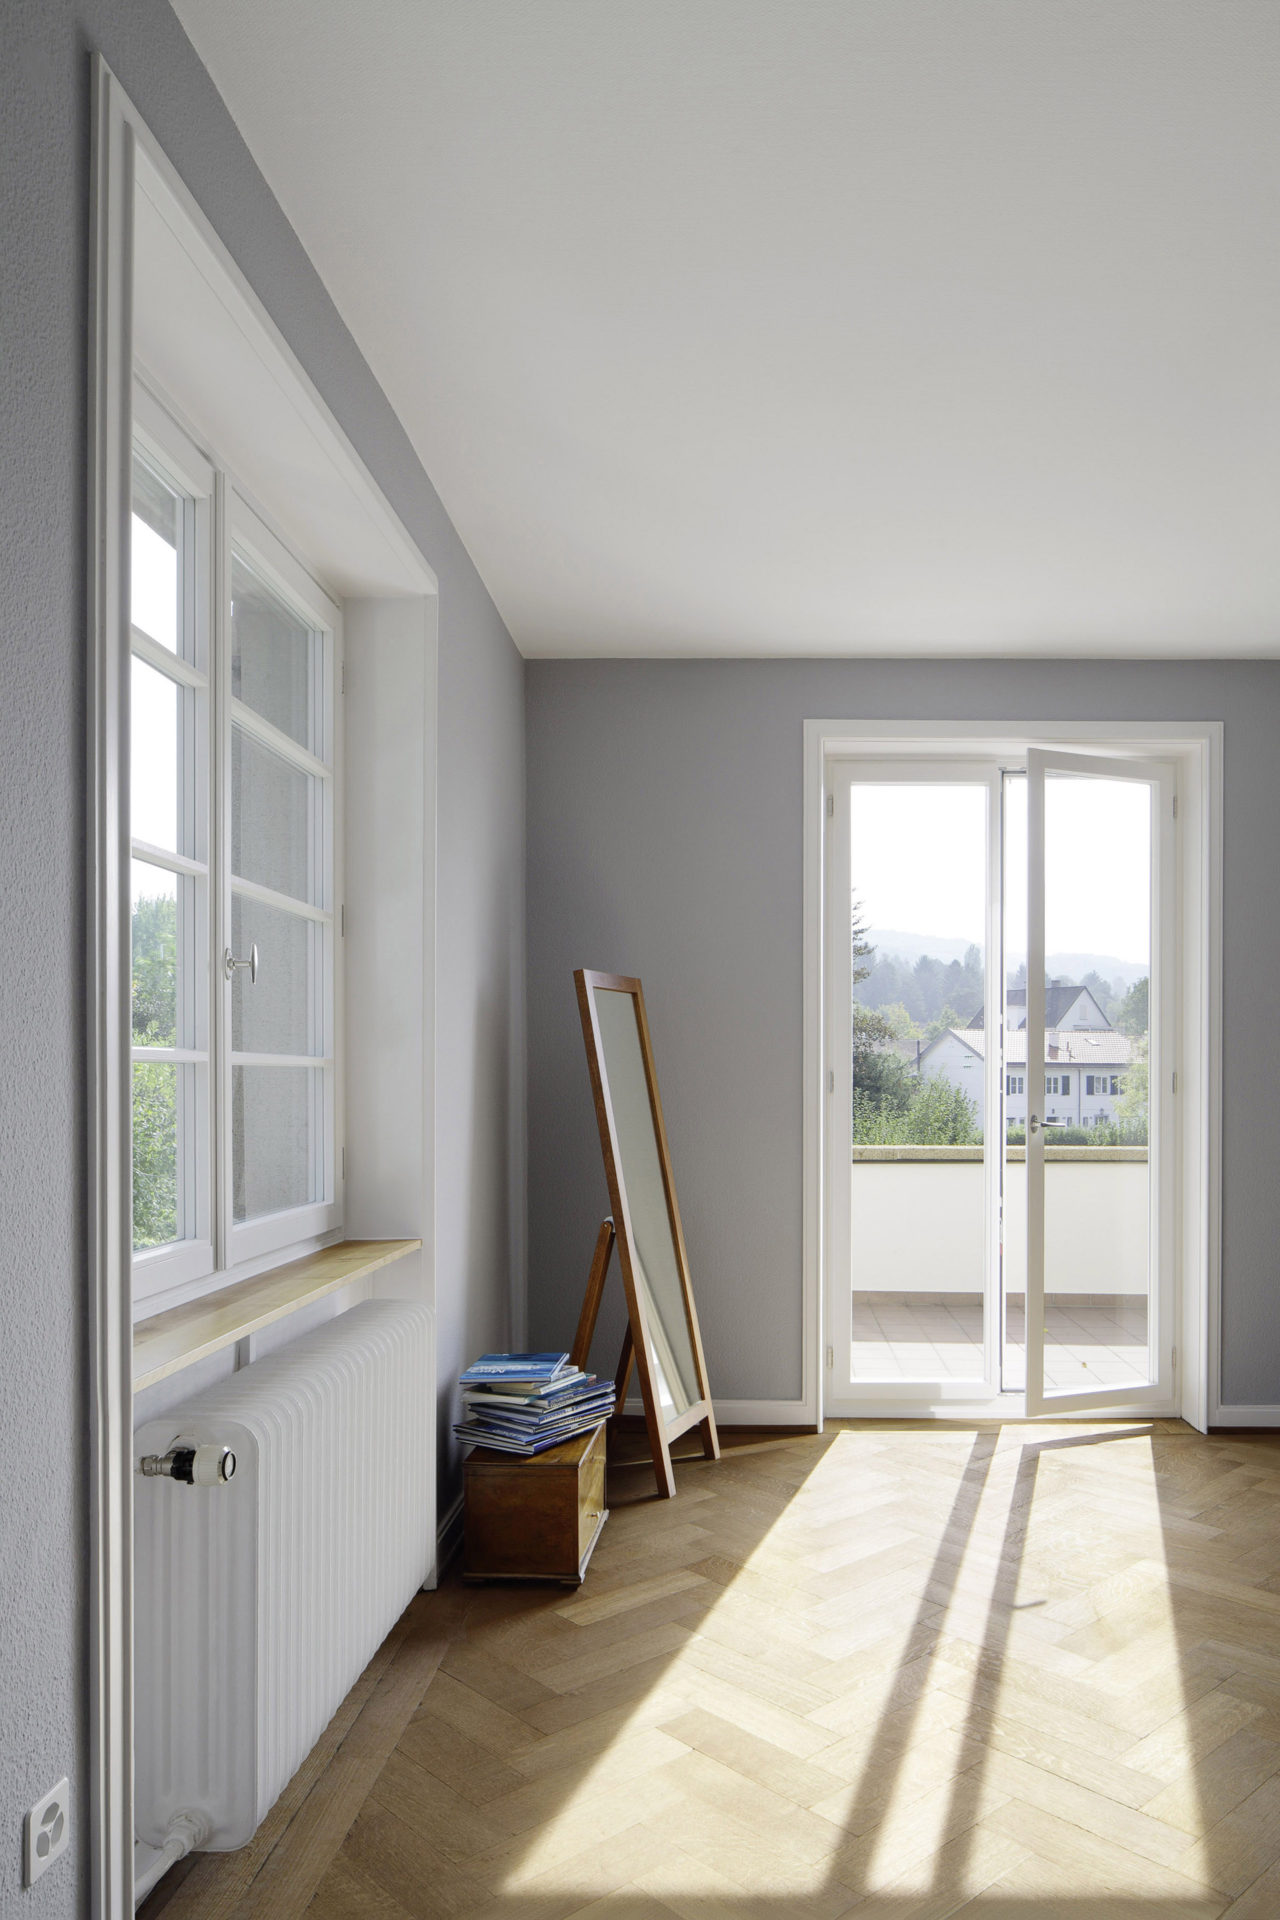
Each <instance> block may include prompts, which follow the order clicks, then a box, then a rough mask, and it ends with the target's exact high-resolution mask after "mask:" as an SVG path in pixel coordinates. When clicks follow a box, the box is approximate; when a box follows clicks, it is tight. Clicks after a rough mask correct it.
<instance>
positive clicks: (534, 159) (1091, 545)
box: [176, 0, 1280, 656]
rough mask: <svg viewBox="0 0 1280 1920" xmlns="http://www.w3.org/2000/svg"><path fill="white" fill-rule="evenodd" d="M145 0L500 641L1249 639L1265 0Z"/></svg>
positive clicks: (1267, 495)
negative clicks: (342, 336) (243, 165)
mask: <svg viewBox="0 0 1280 1920" xmlns="http://www.w3.org/2000/svg"><path fill="white" fill-rule="evenodd" d="M176 7H177V12H178V14H179V16H180V18H181V20H182V22H183V24H184V26H185V27H186V29H187V31H188V33H189V34H190V35H191V38H192V39H193V41H194V42H195V45H196V47H197V49H198V51H199V52H200V54H201V56H202V58H203V59H204V61H205V63H206V64H207V66H208V68H209V70H210V72H211V73H212V75H213V78H214V81H215V83H216V84H217V86H218V88H219V90H220V91H221V92H222V94H223V95H224V97H225V98H226V100H227V102H228V104H229V106H230V109H231V112H232V113H233V115H234V116H235V119H236V121H237V122H238V124H239V126H240V128H241V130H242V132H243V133H244V136H245V138H246V140H247V142H248V144H249V146H250V148H251V149H252V151H253V153H254V155H255V157H256V158H257V160H258V163H259V165H260V166H261V167H262V170H263V172H264V173H265V175H266V177H267V179H268V181H269V182H270V184H271V186H272V188H273V189H274V191H275V193H276V194H277V196H278V197H279V199H280V201H281V203H282V204H283V206H284V208H285V211H286V212H287V214H288V216H289V218H290V220H291V221H292V222H293V224H294V226H295V227H296V229H297V231H298V233H299V235H300V236H301V238H302V241H303V243H304V245H305V246H306V248H307V250H308V252H309V253H310V254H311V256H312V258H313V259H314V261H315V263H316V265H317V267H318V269H319V271H320V273H321V275H322V276H323V278H324V280H325V283H326V285H327V286H328V288H329V290H330V292H331V294H332V296H333V298H334V300H335V302H336V304H337V306H338V308H339V309H340V311H341V312H342V314H343V317H344V318H345V320H346V322H347V324H348V326H349V327H350V328H351V331H352V333H353V334H354V336H355V338H356V340H357V342H358V343H359V345H360V347H361V349H362V350H363V352H364V354H365V356H366V357H367V359H368V360H369V362H370V364H371V365H372V367H373V369H374V371H375V373H376V374H377V376H378V378H379V380H380V381H381V383H382V385H383V387H384V389H385V390H386V392H387V394H388V396H389V398H390V400H391V402H392V404H393V405H394V406H395V408H396V409H397V411H398V412H399V414H400V415H401V417H402V419H403V420H404V422H405V425H406V427H407V429H408V431H409V433H410V435H411V437H412V440H413V442H414V445H415V447H416V448H417V451H418V453H419V456H420V457H421V459H422V462H423V464H424V466H425V467H426V469H427V471H428V473H429V474H430V475H431V478H432V479H433V481H434V482H435V484H436V486H437V488H438V489H439V491H440V494H441V496H442V498H443V500H444V503H445V506H446V507H447V509H448V511H449V513H450V515H451V516H452V518H453V520H454V523H455V525H456V526H457V528H458V530H459V532H460V533H461V535H462V538H463V539H464V540H465V542H466V544H467V547H468V548H469V550H470V552H471V554H472V556H473V558H474V560H475V562H476V565H477V566H478V568H479V570H480V572H481V574H482V575H483V577H484V579H485V581H486V583H487V585H488V587H489V589H490V591H491V592H492V594H493V596H494V599H495V600H496V602H497V604H498V607H499V609H500V610H501V612H502V614H503V616H504V618H505V619H506V621H507V624H508V626H509V628H510V630H511V633H512V635H513V637H514V639H515V641H516V643H517V645H518V646H519V647H520V648H521V650H522V651H523V652H524V653H526V654H527V655H531V656H533V655H573V654H602V655H609V654H623V655H636V654H656V655H686V654H687V655H698V654H702V655H708V654H711V655H731V654H753V655H768V654H837V655H839V654H935V655H936V654H976V653H984V654H1058V655H1061V654H1085V655H1213V656H1223V655H1232V654H1277V653H1280V537H1277V528H1276V518H1277V502H1278V500H1280V217H1278V216H1280V111H1278V108H1280V5H1277V4H1276V0H176ZM192 184H193V185H194V186H195V187H196V189H197V191H198V186H199V183H198V182H193V183H192ZM428 558H430V556H428Z"/></svg>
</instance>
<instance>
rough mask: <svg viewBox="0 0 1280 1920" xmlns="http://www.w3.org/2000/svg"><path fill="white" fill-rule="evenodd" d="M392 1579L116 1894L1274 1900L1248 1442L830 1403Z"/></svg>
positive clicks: (168, 1916)
mask: <svg viewBox="0 0 1280 1920" xmlns="http://www.w3.org/2000/svg"><path fill="white" fill-rule="evenodd" d="M678 1480H679V1494H678V1497H677V1498H676V1499H675V1500H673V1501H669V1502H658V1501H655V1500H654V1499H652V1498H651V1497H649V1491H650V1488H651V1485H652V1481H651V1479H650V1478H649V1476H648V1475H647V1474H645V1473H643V1472H636V1471H635V1470H628V1471H625V1472H624V1471H619V1472H617V1473H615V1474H613V1475H612V1476H611V1487H610V1499H611V1502H612V1506H613V1514H612V1518H611V1520H610V1522H609V1524H608V1526H607V1527H606V1529H605V1532H604V1534H603V1536H602V1539H601V1542H600V1546H599V1548H598V1550H597V1554H596V1559H595V1561H594V1563H593V1566H592V1569H591V1573H590V1575H589V1577H588V1580H587V1583H586V1585H585V1586H584V1587H583V1588H582V1590H581V1591H580V1592H576V1593H575V1592H567V1591H564V1590H562V1589H539V1588H534V1587H506V1588H501V1587H486V1588H480V1589H475V1590H466V1589H464V1588H463V1587H461V1585H460V1584H458V1583H457V1582H456V1581H454V1582H451V1583H450V1584H449V1585H447V1586H446V1587H445V1588H443V1589H442V1591H441V1592H440V1593H439V1594H435V1595H424V1596H421V1597H420V1598H419V1599H418V1600H416V1601H415V1602H414V1604H413V1605H412V1606H411V1607H410V1609H409V1611H408V1613H407V1614H406V1615H405V1617H404V1619H403V1620H402V1621H401V1622H400V1624H399V1626H398V1627H397V1628H396V1630H395V1632H394V1633H393V1634H392V1635H391V1636H390V1638H389V1639H388V1641H387V1643H386V1644H385V1646H384V1647H383V1648H382V1649H381V1650H380V1652H379V1654H378V1655H377V1657H376V1658H375V1659H374V1661H373V1662H372V1663H371V1665H370V1667H369V1669H368V1671H367V1672H366V1674H365V1675H364V1676H363V1678H362V1679H361V1681H360V1682H359V1684H358V1685H357V1686H356V1687H355V1688H354V1689H353V1691H352V1693H351V1695H350V1697H349V1698H348V1700H347V1701H346V1702H345V1704H344V1706H343V1708H342V1709H341V1711H340V1712H339V1714H338V1715H337V1716H336V1718H335V1720H334V1722H333V1725H332V1726H331V1727H330V1729H329V1731H328V1733H327V1735H326V1736H325V1739H324V1740H323V1741H322V1742H321V1745H320V1747H319V1748H318V1749H317V1751H316V1753H315V1754H314V1755H313V1756H312V1759H311V1761H310V1762H309V1763H308V1765H307V1767H306V1768H304V1770H303V1773H302V1774H301V1775H300V1776H299V1777H298V1779H297V1780H296V1781H295V1782H294V1784H293V1786H292V1787H291V1788H290V1789H289V1790H288V1792H287V1793H286V1795H285V1796H284V1797H283V1799H282V1800H281V1802H280V1803H279V1804H278V1805H277V1807H276V1808H275V1809H274V1811H273V1813H272V1814H271V1816H270V1818H269V1819H268V1821H267V1822H266V1824H265V1825H264V1827H263V1829H262V1830H261V1831H260V1833H259V1834H258V1836H257V1838H256V1839H255V1841H254V1843H253V1845H252V1846H250V1847H248V1848H246V1849H245V1850H244V1851H243V1852H242V1853H239V1854H234V1855H226V1856H221V1857H215V1856H205V1857H201V1858H198V1859H197V1860H195V1861H194V1862H184V1863H183V1866H182V1867H181V1868H179V1869H178V1870H176V1872H175V1873H174V1874H172V1875H170V1877H169V1880H168V1881H166V1882H165V1883H163V1884H162V1886H161V1887H160V1888H159V1889H158V1890H157V1892H156V1893H155V1894H154V1895H153V1896H152V1898H151V1900H150V1901H149V1902H148V1903H147V1905H146V1907H145V1908H144V1909H143V1912H144V1915H145V1916H146V1920H154V1917H155V1916H157V1915H159V1914H161V1913H163V1914H164V1916H165V1920H212V1917H213V1916H215V1915H216V1916H219V1917H220V1920H230V1917H231V1916H235V1920H249V1916H263V1917H264V1920H292V1917H293V1916H301V1915H303V1914H307V1915H309V1916H310V1920H348V1917H349V1916H356V1915H370V1916H381V1920H405V1916H412V1917H416V1920H428V1917H429V1920H436V1917H437V1916H450V1917H451V1920H672V1916H678V1917H680V1920H743V1917H744V1916H745V1917H746V1920H840V1916H842V1915H844V1914H857V1915H858V1916H859V1920H947V1917H948V1916H952V1915H965V1916H978V1915H981V1916H990V1917H991V1920H997V1917H998V1920H1021V1917H1022V1916H1026V1917H1027V1920H1085V1917H1086V1916H1088V1920H1193V1917H1194V1920H1217V1917H1218V1916H1229V1920H1280V1438H1277V1439H1272V1438H1269V1437H1259V1436H1228V1435H1224V1436H1218V1437H1213V1438H1210V1439H1204V1438H1201V1437H1200V1436H1199V1435H1197V1434H1194V1433H1192V1432H1191V1431H1190V1429H1188V1428H1186V1427H1183V1426H1181V1425H1180V1424H1178V1423H1176V1422H1157V1423H1155V1424H1154V1425H1149V1424H1129V1425H1112V1426H1094V1427H1089V1426H1081V1425H1075V1426H1064V1427H1056V1428H1048V1427H1041V1426H1032V1425H1009V1426H1003V1427H1001V1426H995V1425H992V1426H987V1427H980V1428H967V1429H961V1428H955V1427H937V1426H930V1427H909V1426H901V1425H896V1426H888V1425H883V1424H880V1425H874V1426H872V1425H866V1426H844V1427H836V1428H833V1429H829V1430H828V1432H827V1433H826V1434H825V1435H824V1436H823V1437H822V1438H817V1437H812V1438H799V1439H797V1438H786V1439H773V1440H764V1439H761V1440H758V1441H756V1442H754V1443H751V1444H745V1445H739V1446H737V1447H734V1448H732V1449H731V1450H729V1451H728V1452H727V1454H726V1457H725V1458H724V1459H723V1460H721V1461H720V1462H719V1463H714V1464H713V1463H706V1464H704V1463H701V1462H699V1463H694V1462H690V1463H689V1464H688V1465H685V1466H682V1467H681V1468H680V1469H679V1470H678Z"/></svg>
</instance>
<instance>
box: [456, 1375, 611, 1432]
mask: <svg viewBox="0 0 1280 1920" xmlns="http://www.w3.org/2000/svg"><path fill="white" fill-rule="evenodd" d="M462 1390H463V1391H462V1401H463V1405H464V1407H465V1408H466V1418H465V1419H463V1420H460V1421H459V1422H458V1423H457V1425H456V1426H455V1427H454V1429H453V1430H454V1432H455V1433H456V1434H457V1436H458V1438H459V1440H464V1441H466V1442H467V1444H468V1445H470V1446H473V1447H497V1448H498V1449H499V1451H500V1452H502V1453H523V1454H534V1453H545V1452H546V1451H547V1448H548V1447H558V1446H559V1445H560V1444H561V1442H562V1441H564V1440H572V1439H573V1437H574V1435H575V1434H577V1433H590V1432H591V1430H592V1428H593V1427H598V1426H599V1424H600V1422H601V1421H602V1420H607V1419H608V1418H609V1415H610V1414H611V1413H612V1412H613V1382H612V1380H598V1379H597V1378H596V1376H595V1374H594V1373H584V1372H583V1370H582V1368H581V1367H571V1366H570V1365H569V1356H568V1354H567V1353H486V1354H482V1355H481V1357H480V1359H479V1360H477V1361H476V1363H475V1365H474V1366H470V1367H468V1368H467V1370H466V1372H465V1373H464V1374H463V1376H462Z"/></svg>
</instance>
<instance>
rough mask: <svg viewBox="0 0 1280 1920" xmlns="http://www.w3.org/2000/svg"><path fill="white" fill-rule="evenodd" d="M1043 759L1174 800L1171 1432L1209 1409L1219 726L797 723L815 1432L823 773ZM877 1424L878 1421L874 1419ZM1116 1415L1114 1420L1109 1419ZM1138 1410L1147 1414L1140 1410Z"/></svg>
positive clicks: (806, 1315)
mask: <svg viewBox="0 0 1280 1920" xmlns="http://www.w3.org/2000/svg"><path fill="white" fill-rule="evenodd" d="M1014 746H1017V747H1018V748H1022V749H1025V748H1028V747H1043V748H1046V749H1067V750H1075V751H1079V752H1084V753H1088V752H1089V751H1090V750H1091V749H1092V750H1093V751H1094V752H1095V753H1096V752H1105V751H1110V752H1111V753H1112V754H1115V755H1124V754H1126V753H1128V754H1131V755H1141V757H1142V758H1144V759H1152V758H1159V759H1166V760H1172V761H1173V762H1174V763H1175V765H1176V766H1177V769H1178V786H1179V795H1180V807H1179V820H1178V833H1177V893H1178V905H1177V918H1178V939H1179V945H1180V953H1181V959H1182V967H1181V981H1180V986H1181V994H1180V1003H1179V1005H1178V1007H1177V1009H1176V1016H1175V1017H1176V1035H1177V1038H1176V1047H1177V1056H1178V1071H1179V1081H1178V1126H1177V1144H1176V1149H1175V1184H1176V1187H1177V1194H1176V1200H1175V1205H1174V1210H1173V1211H1174V1234H1175V1251H1174V1260H1175V1266H1176V1272H1177V1279H1178V1285H1179V1305H1178V1321H1177V1328H1178V1339H1177V1347H1178V1367H1177V1380H1176V1383H1175V1386H1176V1391H1177V1392H1178V1394H1179V1400H1180V1411H1181V1415H1182V1417H1183V1419H1185V1420H1187V1421H1188V1422H1189V1423H1190V1424H1191V1425H1192V1426H1195V1427H1197V1428H1199V1429H1200V1431H1201V1432H1204V1431H1206V1430H1207V1429H1208V1427H1209V1426H1210V1425H1211V1424H1213V1422H1214V1421H1215V1420H1216V1417H1217V1412H1218V1408H1219V1405H1220V1382H1219V1344H1220V1343H1219V1323H1220V1270H1221V1127H1222V1118H1221V1081H1222V1069H1221V1060H1222V1045H1221V1041H1222V723H1221V722H1220V721H1196V722H1167V721H1166V722H1138V721H1133V722H1117V721H1089V720H1080V721H1061V722H1051V723H1023V724H1020V725H1015V724H1012V723H1010V722H1008V721H992V722H984V721H973V722H921V721H903V720H897V721H892V720H889V721H858V720H849V719H844V720H842V719H833V720H806V721H805V723H804V769H803V773H804V1116H803V1133H804V1139H803V1156H804V1247H803V1259H804V1296H803V1325H804V1340H805V1366H804V1393H805V1398H806V1401H807V1403H808V1404H809V1405H810V1406H811V1407H812V1410H813V1417H814V1419H815V1421H816V1422H817V1423H818V1424H820V1423H821V1420H822V1416H823V1391H824V1384H825V1372H826V1369H825V1364H824V1362H825V1347H826V1335H825V1328H824V1309H825V1296H826V1278H827V1273H828V1271H829V1269H830V1265H831V1259H832V1257H833V1250H829V1249H828V1246H827V1235H828V1228H827V1213H828V1193H827V1176H826V1156H827V1151H828V1148H827V1138H826V1125H827V1109H828V1099H827V1074H828V1071H829V1067H830V1063H831V1057H832V1048H833V1042H834V1036H833V1035H831V1034H829V1033H828V1032H827V1031H826V1013H825V992H824V988H825V981H826V972H827V967H826V956H825V954H824V951H823V940H824V927H825V924H826V901H825V897H824V896H825V885H826V882H825V864H826V863H825V837H826V827H827V816H826V804H825V797H826V791H827V773H828V766H829V763H830V762H831V761H832V760H837V759H847V758H851V757H857V756H867V757H875V758H877V759H898V758H903V759H909V758H913V757H914V758H919V757H921V756H922V755H942V754H946V755H947V756H948V757H949V758H951V759H953V760H954V759H975V760H980V759H984V758H986V759H990V758H991V757H993V756H994V757H997V758H999V757H1000V756H1001V755H1004V756H1007V755H1008V753H1009V752H1010V750H1011V748H1012V747H1014ZM904 1410H905V1411H909V1412H911V1413H912V1414H919V1415H921V1417H928V1416H929V1415H930V1413H931V1414H932V1417H938V1418H946V1417H953V1418H954V1417H957V1416H959V1417H967V1416H968V1415H970V1414H972V1413H978V1412H981V1413H985V1414H987V1415H988V1416H989V1415H990V1412H991V1408H990V1405H989V1404H986V1405H983V1406H981V1407H973V1408H965V1407H963V1406H957V1405H945V1406H938V1407H936V1408H934V1409H932V1410H930V1409H922V1408H921V1407H919V1406H918V1405H915V1406H912V1407H910V1408H909V1409H904ZM877 1411H880V1412H883V1413H885V1414H886V1415H887V1414H888V1413H889V1411H890V1409H889V1408H888V1407H887V1406H886V1407H882V1408H878V1409H877ZM1115 1411H1116V1412H1117V1414H1118V1413H1119V1412H1120V1411H1121V1409H1116V1410H1115ZM1141 1411H1148V1412H1149V1409H1145V1410H1141Z"/></svg>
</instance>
